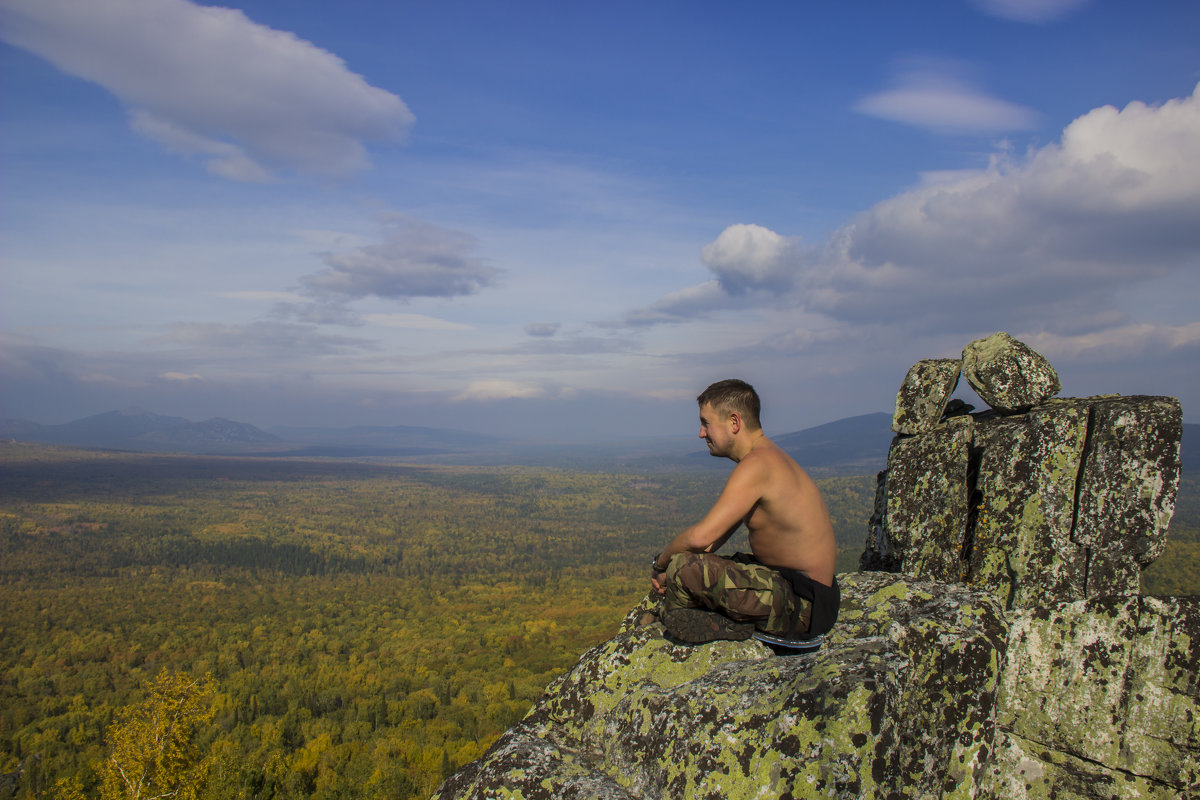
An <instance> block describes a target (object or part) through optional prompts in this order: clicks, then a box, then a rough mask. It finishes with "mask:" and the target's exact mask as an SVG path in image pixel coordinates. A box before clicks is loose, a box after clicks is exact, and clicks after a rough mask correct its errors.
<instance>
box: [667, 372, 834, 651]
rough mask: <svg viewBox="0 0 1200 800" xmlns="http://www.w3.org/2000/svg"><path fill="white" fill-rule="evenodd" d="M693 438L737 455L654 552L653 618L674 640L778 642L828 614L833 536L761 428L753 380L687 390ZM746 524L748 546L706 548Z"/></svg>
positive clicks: (808, 483) (797, 474)
mask: <svg viewBox="0 0 1200 800" xmlns="http://www.w3.org/2000/svg"><path fill="white" fill-rule="evenodd" d="M696 400H697V402H698V403H699V405H700V438H701V439H704V441H705V442H707V443H708V451H709V453H710V454H711V455H713V456H720V457H723V458H728V459H730V460H732V461H734V462H736V463H737V466H736V467H734V468H733V472H732V473H731V474H730V476H729V480H728V481H727V482H726V484H725V488H724V489H723V490H722V491H721V495H720V497H718V498H717V501H716V503H715V504H714V505H713V507H712V509H711V510H710V511H709V512H708V513H707V514H706V515H705V516H704V519H702V520H700V522H698V523H696V524H695V525H692V526H691V527H689V528H687V529H685V530H684V531H683V532H682V533H680V534H679V535H678V536H676V537H675V538H674V539H672V540H671V542H670V544H668V545H667V547H666V549H664V550H663V551H662V552H661V553H659V555H658V556H657V557H656V558H655V559H654V563H653V566H652V574H651V583H652V585H653V587H654V590H655V591H656V592H657V593H658V594H660V595H662V610H661V612H660V618H661V621H662V623H663V625H664V626H665V627H666V629H667V632H668V633H670V634H671V635H672V636H674V637H675V638H676V639H679V640H682V641H685V642H692V643H700V642H708V641H712V640H714V639H733V640H739V639H748V638H750V636H752V635H753V636H755V637H756V638H759V639H762V640H763V641H766V642H769V643H772V644H779V645H783V646H788V645H793V644H794V645H802V643H803V641H805V640H811V639H813V638H814V637H817V636H820V635H821V634H823V633H825V632H826V631H828V630H829V629H830V628H831V627H833V623H834V621H835V620H836V619H837V609H838V602H839V598H840V595H839V591H838V586H837V580H836V578H835V577H834V573H833V569H834V557H835V554H836V545H835V543H834V538H833V525H832V523H830V521H829V512H828V511H826V509H825V502H824V501H823V500H822V499H821V493H820V491H819V490H818V489H817V486H816V484H815V483H813V481H812V478H810V477H809V476H808V474H807V473H806V472H805V471H804V470H803V469H801V468H800V465H798V464H797V463H796V462H795V461H793V460H792V458H791V457H790V456H789V455H788V454H787V453H785V452H784V451H783V450H781V449H780V448H779V447H777V446H776V445H775V444H774V443H773V442H772V441H771V440H770V439H768V438H767V437H766V435H765V434H764V433H763V430H762V426H761V425H760V424H759V421H758V417H759V409H760V404H759V399H758V394H757V393H756V392H755V391H754V387H752V386H751V385H750V384H748V383H746V382H744V381H740V380H725V381H720V382H718V383H714V384H713V385H712V386H709V387H708V388H707V389H705V390H704V392H703V393H702V394H701V395H700V396H699V397H698V398H696ZM742 523H745V524H746V528H747V529H748V531H749V540H750V549H751V550H752V551H753V555H749V554H746V553H737V554H735V555H733V556H731V557H728V558H726V557H722V556H718V555H714V552H715V551H716V550H717V549H718V548H719V547H720V546H721V545H722V544H724V543H725V541H726V540H727V539H729V537H730V536H732V535H733V533H734V531H736V530H737V528H738V526H739V525H741V524H742Z"/></svg>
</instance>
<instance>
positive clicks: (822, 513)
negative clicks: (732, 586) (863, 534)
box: [734, 436, 837, 586]
mask: <svg viewBox="0 0 1200 800" xmlns="http://www.w3.org/2000/svg"><path fill="white" fill-rule="evenodd" d="M747 462H749V463H747ZM756 462H759V463H757V464H756ZM744 467H751V468H755V467H757V469H755V472H756V473H757V478H758V483H759V486H760V489H759V492H760V495H761V496H760V497H759V499H758V501H757V502H756V503H755V504H754V506H753V508H752V509H751V510H750V513H749V514H747V515H746V516H745V517H744V518H743V522H744V523H745V524H746V529H747V530H748V531H749V538H750V549H751V550H752V551H753V552H754V556H755V557H756V558H757V559H758V560H759V561H761V562H762V563H763V564H766V565H767V566H769V567H787V568H789V569H798V570H801V571H803V572H805V573H806V574H807V575H808V576H809V577H810V578H813V579H814V580H817V581H820V582H821V583H823V584H825V585H826V586H829V585H831V584H832V583H833V573H834V561H835V557H836V555H837V546H836V543H835V540H834V536H833V524H832V523H831V522H830V520H829V512H828V511H827V510H826V508H825V501H824V500H822V499H821V493H820V491H819V490H818V489H817V486H816V484H815V483H813V480H812V478H810V477H809V476H808V473H807V472H805V471H804V470H803V469H802V468H801V467H800V465H799V464H797V463H796V462H795V461H794V460H792V457H791V456H789V455H788V454H787V453H785V452H783V450H781V449H780V448H779V447H778V445H776V444H775V443H774V442H772V441H771V440H770V439H768V438H766V437H765V436H764V437H762V439H761V440H760V441H759V442H758V443H757V444H756V445H755V447H754V449H753V450H751V451H750V452H749V453H748V454H747V455H746V456H745V457H744V458H743V459H742V460H741V461H740V462H739V463H738V465H737V467H735V468H734V471H735V472H736V471H737V470H739V469H743V468H744Z"/></svg>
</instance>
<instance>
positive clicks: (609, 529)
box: [0, 445, 1200, 800]
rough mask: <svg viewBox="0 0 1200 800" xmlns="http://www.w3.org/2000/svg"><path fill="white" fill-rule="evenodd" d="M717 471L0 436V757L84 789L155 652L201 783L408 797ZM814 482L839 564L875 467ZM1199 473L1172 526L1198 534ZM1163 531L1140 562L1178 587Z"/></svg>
mask: <svg viewBox="0 0 1200 800" xmlns="http://www.w3.org/2000/svg"><path fill="white" fill-rule="evenodd" d="M723 480H724V476H723V475H712V474H680V475H671V474H665V475H663V474H656V475H652V476H639V475H604V474H578V473H570V472H562V471H554V470H545V469H531V468H528V469H527V468H504V469H497V468H449V467H432V468H420V467H411V466H386V465H373V464H349V463H342V462H332V461H330V462H320V461H294V460H273V461H268V460H255V459H235V458H203V457H171V456H144V455H121V454H105V453H85V452H82V451H70V450H60V449H53V448H47V447H34V446H27V445H0V607H2V608H3V615H0V670H2V672H0V782H2V781H3V776H4V775H8V776H9V777H10V778H11V780H12V782H14V784H15V785H16V786H17V787H18V789H17V795H16V796H18V797H21V798H33V797H49V796H52V794H53V788H52V787H53V786H54V784H55V782H56V781H58V780H60V779H63V778H73V779H76V780H77V787H78V788H79V789H80V790H81V791H82V792H83V793H84V794H85V795H86V796H89V797H96V796H97V792H98V787H99V783H100V779H101V770H99V769H98V766H97V765H98V764H99V763H100V761H101V760H102V759H103V757H104V756H105V753H106V746H107V745H106V742H105V733H106V731H107V730H108V729H109V727H110V726H111V725H112V723H113V721H114V719H116V718H117V716H118V711H119V710H120V709H122V708H124V707H126V706H128V705H129V704H131V703H136V702H138V701H140V700H141V699H142V694H143V692H144V687H145V686H146V685H147V683H148V682H149V681H150V680H151V679H152V678H153V677H154V676H155V675H158V674H160V672H161V671H162V670H163V669H164V668H167V669H168V670H170V671H180V672H186V673H188V674H191V675H205V674H211V675H212V677H213V681H214V695H213V698H214V699H213V702H214V707H215V711H214V715H213V719H212V722H211V724H209V725H207V726H206V727H205V728H204V729H203V731H202V733H201V739H202V741H201V742H200V744H201V746H202V748H203V750H204V752H205V753H206V754H208V755H209V756H211V757H212V759H213V763H214V764H216V765H217V767H216V768H215V769H214V770H213V771H212V773H211V774H210V778H209V781H208V782H207V784H206V788H205V790H204V793H202V795H201V796H202V797H210V798H262V799H264V800H265V799H266V798H299V797H314V798H340V797H346V798H350V797H354V798H374V797H378V798H384V797H387V798H407V797H427V796H428V795H429V794H430V793H431V792H432V791H433V789H434V788H435V787H436V785H437V784H438V783H439V782H440V781H441V780H442V778H443V777H444V776H445V775H447V774H449V772H450V771H452V770H453V769H455V768H457V767H458V766H460V765H461V764H463V763H466V762H467V761H470V760H472V759H474V758H475V757H477V756H478V755H479V754H480V753H482V752H483V750H484V749H486V748H487V746H488V745H489V744H490V743H491V742H492V741H493V740H494V739H495V737H496V736H497V735H499V733H500V732H502V731H503V730H505V729H507V728H508V727H510V726H511V725H512V724H513V723H514V722H516V721H517V720H518V719H520V717H521V716H522V715H523V714H524V713H525V711H526V710H527V709H528V708H529V706H530V704H531V703H532V702H533V701H534V700H535V699H536V698H537V697H538V696H540V694H541V692H542V690H543V688H544V687H545V686H546V684H547V683H549V682H550V681H551V680H552V679H553V678H554V677H555V676H557V675H558V674H560V673H561V672H562V671H563V670H564V669H566V668H567V667H569V666H570V665H572V664H573V663H574V662H575V661H576V660H577V659H578V656H579V654H580V653H581V652H582V651H583V650H585V649H586V648H587V647H589V646H591V645H592V644H595V643H597V642H599V641H601V640H603V639H605V638H607V637H609V636H610V635H611V634H612V633H613V631H614V630H615V628H616V626H617V625H618V624H619V622H620V620H621V618H622V617H623V616H624V614H625V612H626V611H627V610H628V609H629V608H630V607H632V606H633V605H634V604H635V603H636V602H637V600H638V599H640V597H641V596H642V594H643V593H644V592H645V590H646V576H645V571H646V570H645V566H646V563H647V561H648V559H649V557H650V555H651V554H653V553H654V552H656V550H657V549H658V548H659V547H661V546H662V544H663V542H664V541H666V539H667V538H668V537H669V536H670V535H671V534H673V533H674V532H676V531H678V530H679V529H680V528H681V527H683V526H684V525H687V524H689V523H690V522H692V521H694V520H696V519H697V518H698V517H699V516H700V515H701V514H703V513H704V511H705V510H707V508H708V506H709V504H710V503H711V502H712V499H713V498H714V497H715V494H716V492H718V491H719V490H720V487H721V484H722V483H723ZM819 483H820V485H821V489H822V491H823V493H824V496H825V498H826V501H827V504H828V506H829V508H830V512H831V515H832V516H833V518H834V523H835V529H836V532H837V536H838V541H839V546H840V550H839V570H842V571H845V570H850V569H854V568H856V566H857V560H858V555H859V553H860V552H861V549H862V542H863V540H864V538H865V530H866V521H867V518H868V516H869V514H870V510H871V502H872V498H873V493H874V477H873V476H861V477H842V478H825V479H821V480H820V481H819ZM1189 492H1190V493H1191V494H1190V495H1189V494H1187V493H1189ZM1196 492H1197V487H1196V485H1195V482H1194V481H1192V482H1191V483H1190V484H1188V485H1187V486H1186V487H1185V496H1181V502H1180V506H1179V510H1178V512H1177V515H1176V524H1177V525H1178V526H1179V528H1180V530H1181V531H1183V532H1184V533H1183V534H1182V535H1180V536H1179V537H1178V541H1175V540H1173V541H1172V543H1171V545H1170V547H1195V546H1197V545H1200V538H1198V537H1197V535H1196V532H1197V526H1196V519H1197V516H1198V514H1197V510H1196V508H1195V504H1194V499H1188V498H1189V497H1190V498H1194V497H1195V496H1196ZM1189 504H1191V505H1189ZM1189 526H1190V527H1189ZM1174 527H1175V526H1173V533H1174ZM738 545H739V543H738V542H736V541H735V542H734V543H733V546H735V547H736V546H738ZM742 546H744V544H743V545H742ZM1172 553H1173V551H1172V550H1171V549H1170V548H1169V549H1168V554H1167V556H1166V557H1164V559H1162V560H1161V561H1160V564H1161V563H1162V561H1167V560H1168V559H1169V558H1170V557H1171V556H1172ZM1184 555H1185V557H1186V558H1187V559H1190V560H1188V561H1187V562H1186V563H1184V562H1182V561H1181V562H1180V563H1181V566H1180V567H1179V568H1178V569H1169V568H1162V569H1166V571H1165V572H1162V573H1161V578H1159V577H1154V576H1153V575H1152V571H1153V570H1156V569H1160V564H1156V565H1155V566H1154V567H1152V568H1151V570H1150V571H1147V576H1148V579H1147V584H1148V586H1149V584H1150V578H1154V580H1160V579H1161V580H1162V581H1168V582H1170V581H1173V582H1174V583H1171V585H1178V586H1181V587H1183V589H1185V590H1187V591H1190V592H1195V591H1196V590H1197V587H1200V575H1198V574H1197V570H1196V565H1197V564H1198V563H1200V560H1197V559H1196V558H1195V557H1194V556H1195V554H1194V553H1189V552H1187V551H1185V552H1184ZM1163 585H1166V584H1165V583H1164V584H1163ZM1177 593H1179V592H1177Z"/></svg>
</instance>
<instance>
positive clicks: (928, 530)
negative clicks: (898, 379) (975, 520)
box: [886, 417, 973, 582]
mask: <svg viewBox="0 0 1200 800" xmlns="http://www.w3.org/2000/svg"><path fill="white" fill-rule="evenodd" d="M972 422H973V421H972V419H971V417H955V418H953V419H951V420H949V421H948V423H947V424H946V425H945V426H942V427H940V428H938V429H936V430H934V431H931V432H929V433H926V434H922V435H921V436H913V437H904V436H900V437H897V438H896V439H895V440H894V441H893V442H892V449H891V451H890V452H889V453H888V479H887V511H886V514H887V536H888V539H889V541H890V543H891V547H892V548H893V549H894V550H895V552H896V553H898V554H899V556H900V561H901V565H902V566H901V571H902V572H903V573H904V574H905V575H907V576H909V577H910V578H913V579H916V580H934V581H946V582H958V581H961V580H963V577H964V575H965V571H966V570H965V566H966V564H965V561H964V558H963V544H964V537H965V536H966V529H967V510H968V506H967V503H968V500H969V492H968V489H967V468H968V465H969V460H970V446H971V440H972V428H973V424H972Z"/></svg>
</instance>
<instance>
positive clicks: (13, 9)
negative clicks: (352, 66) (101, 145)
mask: <svg viewBox="0 0 1200 800" xmlns="http://www.w3.org/2000/svg"><path fill="white" fill-rule="evenodd" d="M0 37H2V38H3V39H4V40H5V41H6V42H8V43H9V44H12V45H15V46H17V47H21V48H24V49H26V50H29V51H32V52H34V53H36V54H38V55H39V56H41V57H43V58H45V59H47V60H48V61H50V62H51V63H53V64H54V65H55V66H56V67H58V68H59V69H61V70H63V71H64V72H66V73H68V74H71V75H75V76H77V77H80V78H83V79H85V80H89V81H92V82H94V83H97V84H99V85H100V86H103V87H104V88H105V89H107V90H108V91H110V92H112V93H113V94H114V95H116V96H117V97H118V98H119V99H120V100H121V102H122V103H123V104H124V105H125V106H126V107H127V108H128V110H129V114H130V122H131V125H132V127H133V128H134V130H136V131H137V132H138V133H140V134H142V135H144V136H147V137H149V138H151V139H153V140H155V141H157V142H159V143H160V144H163V145H165V146H166V147H168V148H169V149H171V150H173V151H175V152H179V153H184V154H187V155H194V156H197V157H199V158H200V159H201V160H203V161H204V162H205V165H206V167H207V168H208V170H209V171H211V172H213V173H215V174H217V175H220V176H222V177H225V178H230V179H233V180H240V181H264V180H270V179H271V178H272V177H274V176H275V174H276V173H277V171H278V170H279V169H287V170H296V171H298V172H303V173H309V174H316V175H329V176H332V175H344V174H346V173H349V172H353V171H355V170H358V169H361V168H363V167H365V166H367V163H368V162H367V155H366V149H365V147H364V142H367V141H390V140H397V139H399V138H401V137H402V136H403V135H404V133H405V132H406V131H407V130H408V128H409V127H410V126H411V125H412V123H413V120H414V117H413V115H412V113H411V112H410V111H409V110H408V107H407V106H405V104H404V102H403V101H402V100H401V99H400V98H399V97H397V96H396V95H394V94H392V93H391V92H388V91H385V90H383V89H380V88H377V87H374V86H371V85H370V84H369V83H367V81H366V80H365V79H363V78H362V76H360V75H356V74H354V73H353V72H351V71H350V70H349V69H347V67H346V65H345V63H343V62H342V60H341V59H340V58H338V57H337V56H335V55H333V54H332V53H330V52H328V51H326V50H322V49H321V48H319V47H317V46H316V45H314V44H312V43H311V42H307V41H304V40H303V39H300V38H298V37H296V36H295V35H293V34H291V33H287V32H284V31H278V30H274V29H272V28H269V27H266V26H264V25H260V24H257V23H255V22H253V21H252V20H250V19H249V18H248V17H246V15H245V14H243V13H242V12H241V11H238V10H235V9H231V8H218V7H213V6H200V5H196V4H194V3H190V2H187V1H186V0H105V2H101V3H79V2H74V0H5V2H4V3H3V24H2V26H0Z"/></svg>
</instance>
